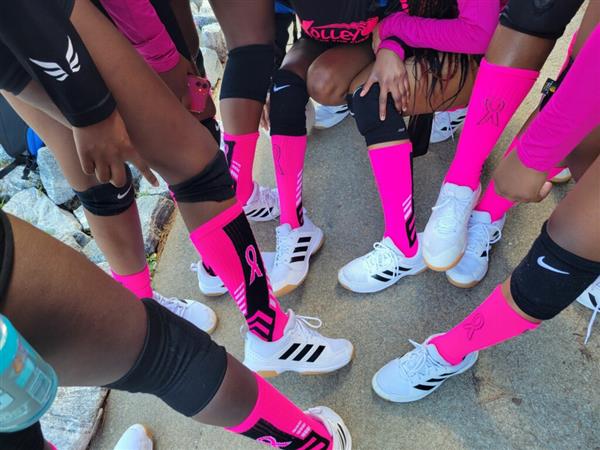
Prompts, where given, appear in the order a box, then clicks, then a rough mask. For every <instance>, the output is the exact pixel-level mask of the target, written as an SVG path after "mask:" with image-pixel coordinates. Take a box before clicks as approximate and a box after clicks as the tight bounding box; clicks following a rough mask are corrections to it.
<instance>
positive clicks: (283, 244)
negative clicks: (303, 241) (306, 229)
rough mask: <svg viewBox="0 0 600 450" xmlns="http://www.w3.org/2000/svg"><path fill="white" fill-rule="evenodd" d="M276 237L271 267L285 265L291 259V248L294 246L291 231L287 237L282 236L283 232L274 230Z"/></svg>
mask: <svg viewBox="0 0 600 450" xmlns="http://www.w3.org/2000/svg"><path fill="white" fill-rule="evenodd" d="M276 235H277V236H276V237H277V249H276V252H275V262H274V264H273V267H277V266H278V265H279V264H287V263H289V262H290V260H291V257H292V247H293V246H294V242H295V239H294V238H293V231H292V232H290V233H288V234H287V235H284V234H283V230H282V229H280V228H278V229H277V230H276Z"/></svg>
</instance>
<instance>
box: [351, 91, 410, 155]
mask: <svg viewBox="0 0 600 450" xmlns="http://www.w3.org/2000/svg"><path fill="white" fill-rule="evenodd" d="M361 91H362V86H360V87H359V88H358V89H357V90H356V91H354V94H353V96H352V111H353V112H354V118H355V119H356V124H357V126H358V131H360V134H362V135H363V136H364V137H365V140H366V142H367V146H369V145H375V144H381V143H383V142H391V141H400V140H403V139H408V138H409V136H408V131H407V130H406V124H405V123H404V118H403V117H402V114H400V113H399V112H398V110H397V109H396V106H395V105H394V101H393V99H392V96H391V95H388V99H387V110H386V116H385V120H384V121H381V120H380V119H379V92H380V91H379V84H374V85H373V86H371V89H370V90H369V92H368V93H367V95H365V96H364V97H361V96H360V93H361Z"/></svg>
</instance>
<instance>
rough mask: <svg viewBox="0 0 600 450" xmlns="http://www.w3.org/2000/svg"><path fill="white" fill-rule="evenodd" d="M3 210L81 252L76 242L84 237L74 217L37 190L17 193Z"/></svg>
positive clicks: (82, 240)
mask: <svg viewBox="0 0 600 450" xmlns="http://www.w3.org/2000/svg"><path fill="white" fill-rule="evenodd" d="M3 210H4V211H5V212H7V213H10V214H13V215H14V216H17V217H19V218H21V219H23V220H25V221H26V222H29V223H30V224H32V225H34V226H36V227H38V228H39V229H41V230H42V231H45V232H46V233H48V234H50V235H52V236H54V237H55V238H57V239H59V240H60V241H62V242H64V243H65V244H67V245H70V246H71V247H73V248H75V249H76V250H81V248H80V246H79V243H78V241H81V242H84V241H85V237H84V236H81V235H82V234H83V233H82V231H81V225H80V224H79V221H78V220H77V219H76V218H75V216H74V215H73V214H71V213H69V212H67V211H64V210H62V209H60V208H59V207H58V206H56V205H55V204H54V203H53V202H52V201H51V200H50V199H49V198H48V197H46V195H45V194H44V193H42V192H40V191H39V190H37V189H34V188H29V189H26V190H24V191H21V192H19V193H17V194H16V195H15V196H14V197H13V198H11V199H10V200H9V201H8V203H6V205H4V208H3Z"/></svg>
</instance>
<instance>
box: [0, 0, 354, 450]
mask: <svg viewBox="0 0 600 450" xmlns="http://www.w3.org/2000/svg"><path fill="white" fill-rule="evenodd" d="M78 3H79V0H77V4H78ZM3 12H4V11H3ZM74 14H75V15H77V6H76V9H75V13H74ZM72 39H73V37H72ZM79 50H81V49H79ZM84 62H86V61H82V63H84ZM82 70H83V67H82ZM0 255H1V259H0V283H1V284H0V313H1V314H2V315H3V316H5V317H7V318H8V319H9V320H10V322H11V323H12V325H13V326H14V327H15V328H16V330H18V331H19V333H20V334H21V335H22V336H23V337H24V338H25V340H26V341H27V342H28V343H29V344H30V345H31V346H32V347H33V348H35V349H36V350H37V351H38V352H39V354H40V355H41V357H42V358H43V359H44V360H45V361H47V363H48V364H50V365H51V366H52V367H53V368H54V370H55V372H56V374H57V376H58V381H59V383H60V385H62V386H106V387H108V388H110V389H118V390H122V391H127V392H140V393H147V394H152V395H154V396H156V397H158V398H160V399H161V400H162V401H164V402H165V403H166V404H167V405H169V406H170V407H171V408H173V409H174V410H175V411H177V412H179V413H181V414H182V415H184V416H187V417H190V418H193V419H194V420H196V421H197V422H200V423H204V424H208V425H212V426H217V427H222V428H225V429H227V430H228V431H230V432H232V433H236V434H240V435H242V436H245V437H248V438H250V439H253V440H255V441H257V442H259V443H263V444H266V445H270V446H272V447H275V448H282V446H283V445H285V448H288V449H296V450H300V449H314V450H317V449H319V450H351V449H352V438H351V437H350V433H349V431H348V428H347V427H346V425H345V424H344V422H343V420H342V419H341V418H340V417H339V416H338V415H337V414H336V413H335V412H334V411H332V410H331V409H329V408H327V407H317V408H311V409H309V410H308V411H306V412H303V411H302V410H300V409H299V408H298V407H297V406H296V405H295V404H294V403H292V402H291V401H290V400H289V399H288V398H286V397H285V396H284V395H283V394H281V393H280V392H279V391H278V390H277V389H275V388H274V387H273V386H271V385H270V384H269V383H267V382H266V381H265V380H264V379H263V378H262V377H260V376H259V375H257V374H255V373H252V372H251V371H250V370H248V369H247V368H246V367H244V366H243V365H242V364H241V363H240V362H239V361H237V360H236V359H235V358H234V357H233V356H231V355H229V354H228V353H227V352H226V350H225V349H224V348H223V347H221V346H219V345H218V344H217V343H215V342H214V341H212V340H211V338H210V336H209V335H208V334H206V333H204V332H203V331H201V330H199V329H197V328H196V327H194V326H192V325H190V324H189V323H188V322H186V321H185V320H182V319H181V318H179V317H178V316H176V315H175V314H173V313H171V312H170V311H169V310H167V309H165V308H163V307H161V306H159V305H158V304H156V302H154V301H153V300H150V299H144V300H142V301H138V300H137V299H136V298H135V296H134V295H133V294H132V293H131V292H129V291H127V290H126V289H124V288H123V287H122V286H120V285H119V284H117V283H116V282H114V281H113V280H111V279H110V278H109V277H108V276H107V275H106V274H104V273H103V272H102V271H101V270H100V269H98V268H97V267H95V266H94V265H93V264H92V263H91V262H90V261H88V260H87V259H86V258H85V257H84V256H83V255H81V254H79V253H77V252H75V251H74V250H73V249H71V248H69V247H67V246H66V245H64V244H62V243H60V242H58V241H57V240H55V239H52V238H51V237H50V236H48V235H47V234H45V233H42V232H41V231H39V230H37V229H35V228H34V227H32V226H31V225H29V224H27V223H25V222H23V221H21V220H19V219H16V218H14V217H12V216H7V215H6V214H5V213H2V212H0ZM34 260H35V261H37V262H38V263H39V264H38V265H35V266H34V265H32V264H31V261H34ZM74 274H76V275H77V276H76V277H74V276H73V275H74ZM49 324H52V326H49ZM173 349H176V351H173ZM29 362H30V363H31V361H29ZM28 367H29V366H28ZM2 370H3V372H4V371H5V370H6V369H5V368H4V367H3V369H2ZM8 371H9V372H12V369H10V368H9V369H8ZM6 373H7V372H4V373H3V375H4V374H6ZM29 375H31V373H30V374H27V373H26V371H22V372H21V374H20V375H19V379H18V381H19V382H27V378H26V377H27V376H29ZM8 376H14V377H15V378H16V377H17V375H13V374H12V373H8ZM40 376H41V375H40ZM17 401H18V400H17ZM31 404H34V402H33V400H32V401H30V402H29V405H31ZM3 406H6V405H3ZM48 406H49V405H48ZM40 412H42V411H40ZM24 425H25V424H24ZM140 437H141V436H140ZM0 448H2V450H49V449H53V446H52V445H51V444H49V443H47V442H46V441H45V439H44V436H43V434H42V431H41V428H40V424H39V422H35V423H34V424H33V425H31V426H29V427H27V428H25V429H22V430H20V431H17V432H13V433H0ZM126 449H127V450H137V449H135V448H132V447H126ZM139 450H142V449H139Z"/></svg>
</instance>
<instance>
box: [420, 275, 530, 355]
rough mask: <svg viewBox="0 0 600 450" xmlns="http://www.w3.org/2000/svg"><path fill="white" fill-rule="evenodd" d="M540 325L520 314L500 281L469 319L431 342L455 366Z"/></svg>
mask: <svg viewBox="0 0 600 450" xmlns="http://www.w3.org/2000/svg"><path fill="white" fill-rule="evenodd" d="M539 325H540V324H539V323H533V322H530V321H529V320H526V319H524V318H523V317H521V316H520V315H518V314H517V313H516V312H515V311H514V310H513V309H512V308H511V307H510V306H509V305H508V303H507V301H506V299H505V298H504V294H503V293H502V286H501V285H498V286H497V287H496V289H495V290H494V291H493V292H492V293H491V294H490V296H489V297H488V298H487V299H486V300H485V301H484V302H483V303H482V304H481V305H479V306H478V307H477V309H475V311H473V312H472V313H471V314H469V316H467V318H465V320H463V321H462V322H461V323H459V324H458V325H457V326H455V327H454V328H452V329H451V330H450V331H448V332H447V333H445V334H443V335H441V336H438V337H435V338H433V339H432V340H431V342H430V343H431V344H433V345H435V347H436V348H437V351H438V353H439V354H440V355H441V356H442V358H444V359H445V360H446V361H448V362H449V363H450V364H452V365H453V366H455V365H457V364H460V362H461V361H462V360H463V359H464V357H465V356H467V355H468V354H469V353H471V352H474V351H478V350H483V349H486V348H488V347H491V346H493V345H497V344H500V343H501V342H504V341H507V340H509V339H512V338H514V337H516V336H519V335H521V334H523V333H525V332H526V331H529V330H535V329H536V328H537V327H538V326H539Z"/></svg>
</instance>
